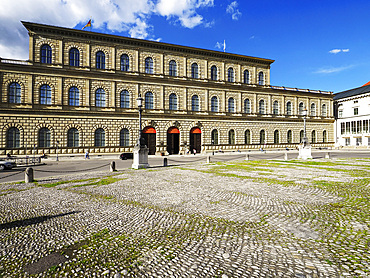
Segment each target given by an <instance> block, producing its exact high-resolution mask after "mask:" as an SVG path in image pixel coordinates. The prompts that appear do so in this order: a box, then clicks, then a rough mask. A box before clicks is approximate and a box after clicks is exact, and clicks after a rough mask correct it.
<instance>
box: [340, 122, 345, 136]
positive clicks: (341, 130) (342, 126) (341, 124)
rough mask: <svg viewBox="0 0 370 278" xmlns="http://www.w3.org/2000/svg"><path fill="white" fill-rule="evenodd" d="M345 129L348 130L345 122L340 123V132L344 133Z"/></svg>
mask: <svg viewBox="0 0 370 278" xmlns="http://www.w3.org/2000/svg"><path fill="white" fill-rule="evenodd" d="M345 131H346V129H345V123H340V134H342V135H343V134H344V133H345Z"/></svg>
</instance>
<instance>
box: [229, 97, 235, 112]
mask: <svg viewBox="0 0 370 278" xmlns="http://www.w3.org/2000/svg"><path fill="white" fill-rule="evenodd" d="M227 111H228V112H229V113H234V112H235V101H234V99H233V98H232V97H231V98H229V99H228V101H227Z"/></svg>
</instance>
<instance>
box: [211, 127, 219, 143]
mask: <svg viewBox="0 0 370 278" xmlns="http://www.w3.org/2000/svg"><path fill="white" fill-rule="evenodd" d="M211 144H212V145H218V131H217V129H214V130H212V133H211Z"/></svg>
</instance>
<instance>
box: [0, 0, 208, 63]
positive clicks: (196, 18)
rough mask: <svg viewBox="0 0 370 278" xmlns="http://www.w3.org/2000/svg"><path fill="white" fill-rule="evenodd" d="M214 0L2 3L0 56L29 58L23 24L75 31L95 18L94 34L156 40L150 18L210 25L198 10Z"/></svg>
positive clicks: (34, 0)
mask: <svg viewBox="0 0 370 278" xmlns="http://www.w3.org/2000/svg"><path fill="white" fill-rule="evenodd" d="M213 1H214V0H177V1H173V0H32V1H30V0H16V1H15V0H2V1H1V8H0V34H1V36H0V57H3V58H11V59H28V36H27V30H26V29H25V28H24V27H23V25H22V24H21V22H20V21H30V22H36V23H42V24H48V25H55V26H63V27H68V28H74V27H75V26H76V25H78V24H86V23H87V22H88V20H89V19H90V18H92V31H101V30H104V29H105V28H107V29H108V30H110V31H111V32H128V34H129V35H130V36H131V37H135V38H141V39H153V35H152V31H153V26H152V25H151V24H150V18H151V16H152V15H153V14H159V15H161V16H165V17H167V18H172V19H175V20H176V21H178V22H180V23H181V25H182V26H184V27H186V28H194V27H195V26H197V25H200V24H206V22H204V21H205V20H204V18H203V17H202V16H201V15H200V14H199V13H198V11H197V10H198V9H201V8H206V7H212V6H213Z"/></svg>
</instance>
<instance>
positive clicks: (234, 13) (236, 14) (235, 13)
mask: <svg viewBox="0 0 370 278" xmlns="http://www.w3.org/2000/svg"><path fill="white" fill-rule="evenodd" d="M238 5H239V4H238V2H237V1H234V2H232V3H230V5H228V6H227V8H226V12H227V13H229V14H231V18H232V19H233V20H238V19H239V18H240V17H241V16H242V13H241V12H240V11H239V9H238Z"/></svg>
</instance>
